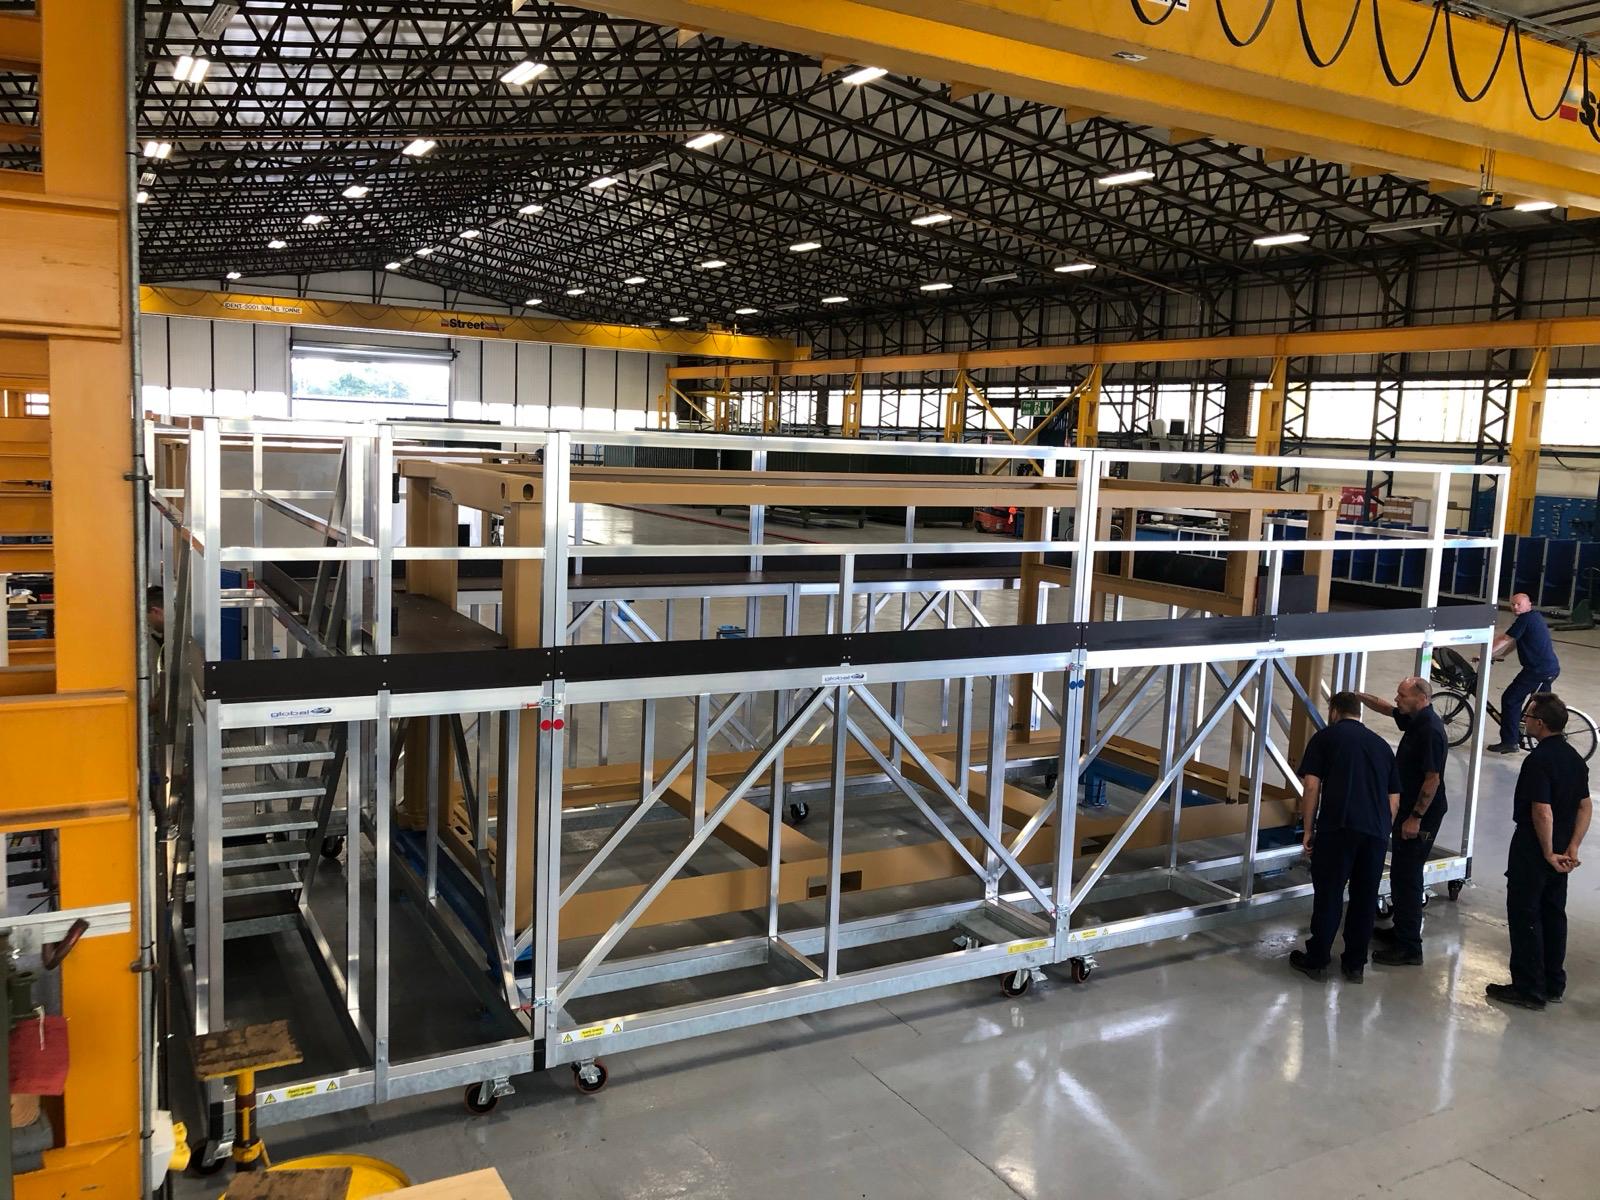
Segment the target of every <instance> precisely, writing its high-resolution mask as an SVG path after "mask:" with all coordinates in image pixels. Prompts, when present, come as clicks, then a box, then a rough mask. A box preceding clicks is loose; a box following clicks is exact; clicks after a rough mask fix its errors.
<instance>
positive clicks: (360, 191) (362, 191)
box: [344, 183, 372, 200]
mask: <svg viewBox="0 0 1600 1200" xmlns="http://www.w3.org/2000/svg"><path fill="white" fill-rule="evenodd" d="M371 191H372V189H371V188H369V187H365V186H363V185H361V184H359V183H352V184H351V185H350V186H349V187H347V188H345V190H344V198H345V199H346V200H364V199H366V197H367V194H368V193H369V192H371Z"/></svg>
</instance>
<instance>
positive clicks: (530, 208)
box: [517, 204, 544, 217]
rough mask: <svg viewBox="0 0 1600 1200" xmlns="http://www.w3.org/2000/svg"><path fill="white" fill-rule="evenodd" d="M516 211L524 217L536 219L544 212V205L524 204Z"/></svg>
mask: <svg viewBox="0 0 1600 1200" xmlns="http://www.w3.org/2000/svg"><path fill="white" fill-rule="evenodd" d="M517 211H518V212H519V213H521V214H522V215H523V216H525V217H536V216H538V215H539V214H540V213H542V212H543V211H544V205H542V204H524V205H523V206H522V207H521V208H519V209H517Z"/></svg>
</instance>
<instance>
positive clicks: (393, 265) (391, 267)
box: [383, 262, 400, 271]
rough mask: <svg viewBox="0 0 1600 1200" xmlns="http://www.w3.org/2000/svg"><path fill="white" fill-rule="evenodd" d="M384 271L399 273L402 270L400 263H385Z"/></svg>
mask: <svg viewBox="0 0 1600 1200" xmlns="http://www.w3.org/2000/svg"><path fill="white" fill-rule="evenodd" d="M383 269H384V270H385V271H398V270H399V269H400V264H399V263H398V262H389V263H384V264H383Z"/></svg>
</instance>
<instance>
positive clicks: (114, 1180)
mask: <svg viewBox="0 0 1600 1200" xmlns="http://www.w3.org/2000/svg"><path fill="white" fill-rule="evenodd" d="M125 20H126V5H125V4H124V3H123V0H40V3H39V6H38V16H37V18H30V17H28V16H25V15H10V16H8V17H7V23H8V28H9V30H10V32H11V34H18V33H19V31H20V32H22V33H30V31H31V32H32V33H36V34H37V46H38V51H37V58H38V65H37V68H36V69H37V74H38V76H39V109H40V123H41V128H40V147H41V158H42V164H43V171H42V173H39V174H36V175H33V176H31V177H29V178H27V179H18V178H17V174H18V173H13V172H4V173H0V175H3V176H4V178H0V278H4V279H5V281H6V283H5V287H4V288H3V289H0V335H5V336H0V342H7V343H11V342H17V343H21V344H22V345H24V346H28V347H30V353H31V356H32V357H33V359H34V361H35V362H36V363H37V364H39V365H40V366H41V367H42V369H43V373H44V375H45V377H46V378H45V379H44V380H43V381H42V386H40V387H39V389H38V390H40V391H42V392H47V393H48V395H49V398H50V399H49V408H50V411H49V447H50V474H51V479H52V492H51V503H52V509H53V512H52V528H51V537H52V542H53V544H52V545H51V546H50V547H49V549H50V551H51V559H50V566H49V568H47V569H51V570H53V573H54V587H55V596H56V676H55V690H54V692H52V693H48V694H42V695H32V696H18V697H13V698H9V699H5V700H0V747H4V750H3V756H4V758H5V761H6V762H7V767H6V771H7V779H6V786H4V787H3V788H0V826H3V827H4V828H6V829H8V830H17V829H41V828H48V829H55V830H57V831H58V833H59V854H60V864H59V901H60V906H61V908H62V909H63V910H70V909H77V908H83V907H86V906H91V905H102V904H126V905H128V906H129V907H130V909H131V910H132V912H131V920H130V924H131V926H132V929H133V930H138V929H139V927H140V915H139V909H140V898H139V877H138V845H139V834H138V823H137V807H136V797H137V796H138V779H137V771H136V756H135V745H136V738H137V734H136V713H135V704H134V696H135V695H136V680H135V611H136V609H135V605H136V603H137V601H136V597H135V595H134V548H133V493H132V488H131V485H130V483H129V477H130V474H131V471H132V467H133V462H132V449H131V447H132V441H133V419H134V403H133V395H132V382H133V372H132V357H131V330H132V312H131V311H130V304H129V292H130V290H131V288H130V280H129V260H128V254H127V245H128V223H129V221H130V219H131V218H130V205H129V202H128V180H127V155H128V153H129V152H130V143H129V137H130V135H129V131H128V127H127V111H128V95H129V83H128V79H127V77H126V73H125V69H124V51H125V46H124V38H125V32H126V26H125ZM32 21H36V25H30V24H29V23H30V22H32ZM28 40H29V39H28V38H21V37H12V38H11V44H12V46H13V53H14V52H15V49H16V47H17V46H18V45H21V46H22V48H23V49H24V50H26V49H27V46H26V43H27V42H28ZM13 65H16V64H13ZM30 65H31V63H29V62H24V63H22V64H21V69H23V70H27V69H28V67H29V66H30ZM8 357H9V355H8ZM90 932H91V936H89V937H86V938H85V939H84V940H83V941H82V943H80V944H79V945H78V947H77V948H76V949H75V950H74V951H73V952H72V954H71V955H70V956H69V957H68V958H67V959H66V960H65V962H64V963H63V964H62V967H61V1009H62V1013H63V1015H64V1016H65V1017H66V1018H67V1022H68V1029H69V1034H68V1038H69V1060H70V1067H69V1070H68V1074H67V1083H66V1091H65V1094H64V1096H63V1100H62V1115H63V1118H64V1120H63V1125H62V1127H61V1128H59V1129H58V1130H57V1135H58V1147H57V1148H55V1149H51V1150H47V1151H45V1154H44V1162H43V1165H42V1167H41V1168H40V1169H38V1170H36V1171H31V1172H27V1173H24V1174H21V1175H18V1176H17V1177H16V1181H15V1186H16V1194H17V1196H19V1197H22V1198H23V1200H30V1198H42V1197H51V1198H58V1197H64V1196H79V1195H88V1194H91V1193H92V1194H94V1195H97V1196H106V1197H112V1196H137V1195H141V1194H142V1193H143V1188H142V1186H141V1183H140V1175H141V1165H140V1088H141V1081H142V1079H143V1071H144V1070H147V1069H150V1065H149V1064H143V1063H141V1056H140V1019H141V1013H140V989H139V982H138V981H139V972H138V965H139V961H140V956H141V951H140V946H139V941H138V937H137V935H136V933H134V932H129V933H123V934H109V935H103V936H95V935H94V929H93V926H92V925H91V931H90Z"/></svg>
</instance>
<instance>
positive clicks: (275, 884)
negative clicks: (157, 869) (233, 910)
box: [184, 869, 300, 902]
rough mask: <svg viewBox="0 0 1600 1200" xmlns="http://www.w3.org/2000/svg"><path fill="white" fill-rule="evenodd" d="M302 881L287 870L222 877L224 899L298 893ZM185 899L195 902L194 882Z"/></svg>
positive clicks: (252, 872) (241, 873) (244, 872)
mask: <svg viewBox="0 0 1600 1200" xmlns="http://www.w3.org/2000/svg"><path fill="white" fill-rule="evenodd" d="M299 890H300V880H299V879H297V878H296V877H295V876H293V875H291V874H290V873H289V872H288V871H285V870H272V869H268V870H265V871H241V872H240V873H239V874H237V875H224V876H223V877H222V898H223V899H224V900H231V899H233V898H234V897H235V896H262V895H265V894H267V893H268V892H298V891H299ZM184 899H186V900H189V901H191V902H192V901H193V900H194V881H193V880H190V882H189V886H188V889H187V890H186V892H185V894H184Z"/></svg>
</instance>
